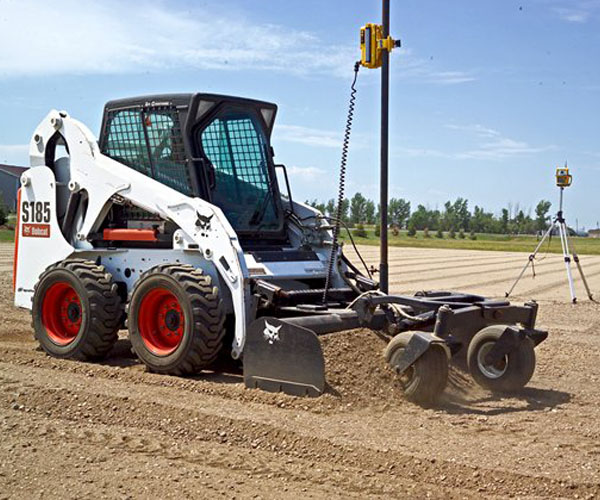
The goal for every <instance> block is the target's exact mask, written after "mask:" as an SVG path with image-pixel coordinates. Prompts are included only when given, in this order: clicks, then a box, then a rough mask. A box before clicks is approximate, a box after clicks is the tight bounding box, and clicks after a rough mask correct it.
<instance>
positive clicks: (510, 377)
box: [467, 325, 535, 392]
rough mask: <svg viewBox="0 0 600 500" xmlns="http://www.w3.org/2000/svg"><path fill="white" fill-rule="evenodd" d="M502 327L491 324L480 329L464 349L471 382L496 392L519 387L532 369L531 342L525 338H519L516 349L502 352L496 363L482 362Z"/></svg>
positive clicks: (533, 364) (504, 327)
mask: <svg viewBox="0 0 600 500" xmlns="http://www.w3.org/2000/svg"><path fill="white" fill-rule="evenodd" d="M505 329H506V326H505V325H493V326H488V327H486V328H484V329H482V330H480V331H479V332H478V333H477V334H476V335H475V336H474V337H473V339H472V340H471V342H470V343H469V349H468V351H467V364H468V366H469V372H470V373H471V376H472V377H473V379H474V380H475V382H477V384H479V385H480V386H481V387H484V388H485V389H489V390H491V391H496V392H511V391H518V390H519V389H522V388H523V387H524V386H525V385H526V384H527V382H529V380H531V377H532V376H533V372H534V371H535V350H534V344H533V342H532V341H531V339H529V338H526V339H524V340H523V341H521V343H520V344H519V347H518V348H517V349H516V350H514V351H512V352H510V353H508V354H507V355H505V356H504V358H503V359H501V360H500V361H499V362H498V363H496V364H494V365H489V364H487V363H486V362H485V356H486V354H487V353H488V352H489V351H490V350H491V349H492V347H494V344H495V343H496V342H497V341H498V339H499V338H500V336H501V335H502V334H503V333H504V330H505Z"/></svg>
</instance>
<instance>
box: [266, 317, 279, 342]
mask: <svg viewBox="0 0 600 500" xmlns="http://www.w3.org/2000/svg"><path fill="white" fill-rule="evenodd" d="M282 326H283V325H279V326H273V325H270V324H269V323H267V322H266V321H265V329H264V330H263V336H264V337H265V340H266V341H267V342H268V343H269V344H273V342H275V341H276V340H281V339H280V338H279V330H281V327H282Z"/></svg>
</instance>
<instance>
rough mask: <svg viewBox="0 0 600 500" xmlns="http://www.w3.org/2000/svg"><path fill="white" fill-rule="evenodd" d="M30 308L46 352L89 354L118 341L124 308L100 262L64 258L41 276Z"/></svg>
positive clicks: (103, 350)
mask: <svg viewBox="0 0 600 500" xmlns="http://www.w3.org/2000/svg"><path fill="white" fill-rule="evenodd" d="M31 314H32V320H33V323H32V326H33V330H34V336H35V338H36V339H37V341H38V342H39V343H40V346H41V347H42V349H44V351H46V352H47V353H48V354H49V355H51V356H54V357H57V358H71V359H77V360H94V359H99V358H102V357H103V356H105V355H106V354H107V353H108V352H109V351H110V350H111V349H112V347H113V346H114V344H115V342H116V341H117V337H118V330H119V325H120V324H121V318H122V315H123V308H122V303H121V298H120V297H119V294H118V292H117V285H116V284H115V283H114V281H113V277H112V275H111V274H110V273H109V272H107V271H106V269H105V268H104V266H99V265H96V263H94V262H92V261H87V260H84V259H67V260H65V261H62V262H59V263H57V264H54V265H52V266H50V267H49V268H48V269H46V271H44V272H43V273H42V275H41V276H40V279H39V280H38V282H37V284H36V285H35V288H34V292H33V307H32V310H31Z"/></svg>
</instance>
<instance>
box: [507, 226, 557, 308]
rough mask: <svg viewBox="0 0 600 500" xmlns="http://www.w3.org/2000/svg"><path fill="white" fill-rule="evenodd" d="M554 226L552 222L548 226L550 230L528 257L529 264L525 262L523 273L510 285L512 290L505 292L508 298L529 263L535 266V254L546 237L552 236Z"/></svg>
mask: <svg viewBox="0 0 600 500" xmlns="http://www.w3.org/2000/svg"><path fill="white" fill-rule="evenodd" d="M554 226H555V224H552V225H551V226H550V227H549V228H548V230H547V231H546V233H545V234H544V236H543V237H542V239H541V240H540V242H539V243H538V245H537V247H535V250H534V251H533V253H532V254H531V255H530V256H529V258H528V259H527V264H525V266H524V267H523V269H522V270H521V273H520V274H519V276H517V279H516V280H515V282H514V283H513V285H512V286H511V287H510V290H509V291H508V292H506V293H505V294H504V296H505V297H507V298H508V297H509V296H510V294H511V293H513V290H514V289H515V287H516V286H517V283H518V282H519V281H520V280H521V278H522V277H523V275H524V274H525V271H527V268H528V267H529V264H531V265H532V266H533V261H534V260H535V256H536V255H537V254H538V252H539V251H540V248H542V245H543V244H544V241H545V240H546V238H548V237H549V236H550V234H552V230H553V229H554ZM534 276H535V270H534Z"/></svg>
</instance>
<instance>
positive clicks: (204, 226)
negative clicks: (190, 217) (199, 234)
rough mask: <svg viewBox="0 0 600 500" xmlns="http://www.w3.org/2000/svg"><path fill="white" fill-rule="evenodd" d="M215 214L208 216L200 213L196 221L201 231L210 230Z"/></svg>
mask: <svg viewBox="0 0 600 500" xmlns="http://www.w3.org/2000/svg"><path fill="white" fill-rule="evenodd" d="M213 216H214V214H212V215H211V216H210V217H206V216H205V215H200V214H198V220H197V221H196V227H198V228H200V230H201V231H209V230H210V221H211V219H212V218H213Z"/></svg>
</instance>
